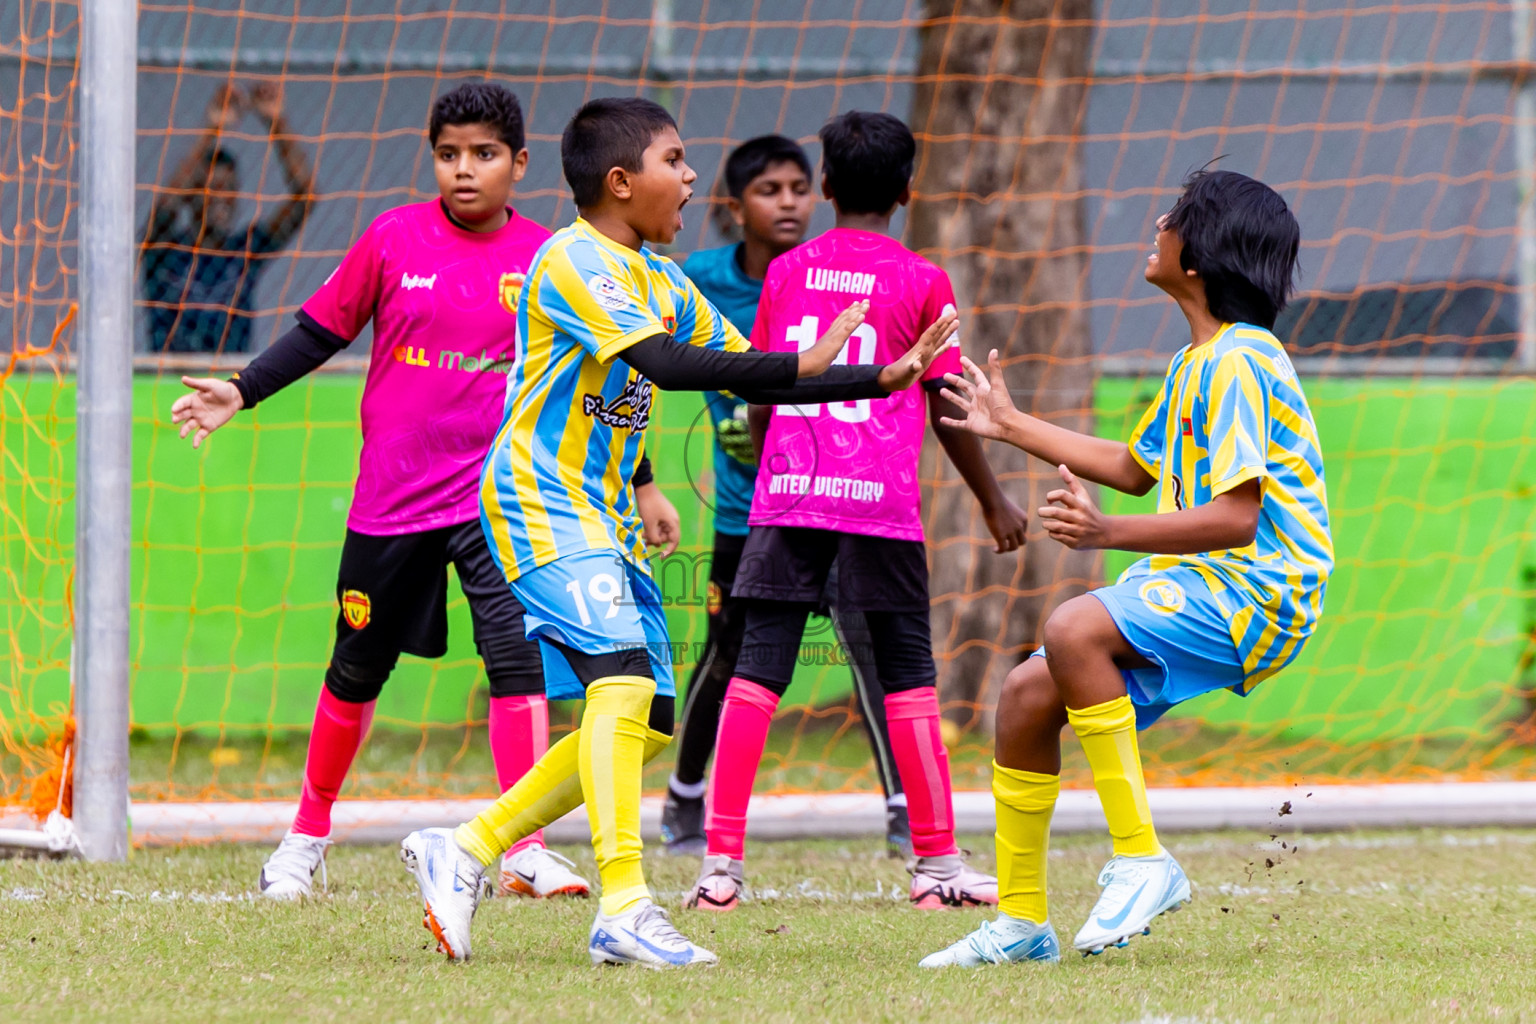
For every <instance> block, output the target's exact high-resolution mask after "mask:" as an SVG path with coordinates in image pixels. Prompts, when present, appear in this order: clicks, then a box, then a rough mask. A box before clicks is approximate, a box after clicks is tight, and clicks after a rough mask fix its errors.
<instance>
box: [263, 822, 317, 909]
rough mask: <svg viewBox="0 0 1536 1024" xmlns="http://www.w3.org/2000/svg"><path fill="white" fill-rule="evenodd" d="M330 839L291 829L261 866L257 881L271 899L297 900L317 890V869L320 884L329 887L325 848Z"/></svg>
mask: <svg viewBox="0 0 1536 1024" xmlns="http://www.w3.org/2000/svg"><path fill="white" fill-rule="evenodd" d="M330 845H331V841H330V840H329V839H327V838H326V837H324V836H305V835H300V834H299V833H297V832H289V833H288V834H287V835H285V836H283V841H282V842H281V843H278V844H277V849H275V850H273V851H272V856H270V857H268V858H267V862H266V863H265V864H263V865H262V866H261V876H260V878H259V879H258V883H257V884H258V885H260V887H261V894H262V895H263V896H265V897H266V898H267V899H269V900H297V899H302V898H304V897H305V896H311V895H313V894H314V884H315V871H316V870H317V869H318V870H319V872H320V884H321V885H322V886H324V887H327V888H329V883H330V879H328V878H326V876H325V848H326V847H327V846H330Z"/></svg>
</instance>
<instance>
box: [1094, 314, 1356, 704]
mask: <svg viewBox="0 0 1536 1024" xmlns="http://www.w3.org/2000/svg"><path fill="white" fill-rule="evenodd" d="M1130 448H1131V454H1132V455H1133V456H1134V457H1135V459H1136V461H1137V462H1139V463H1140V464H1141V466H1142V468H1144V469H1145V470H1146V471H1147V472H1148V473H1151V474H1152V475H1153V476H1154V477H1156V478H1157V481H1158V497H1157V510H1158V512H1175V511H1178V510H1180V509H1186V508H1191V507H1193V506H1196V505H1204V504H1207V503H1209V502H1210V501H1212V500H1213V499H1214V498H1215V497H1216V496H1217V495H1220V494H1224V493H1225V492H1227V491H1230V490H1232V489H1233V488H1234V487H1237V486H1238V485H1239V484H1241V483H1244V482H1245V481H1248V480H1258V481H1259V484H1260V493H1261V500H1262V505H1261V508H1260V512H1259V528H1258V533H1257V535H1256V536H1255V537H1254V540H1253V543H1252V544H1249V545H1248V546H1246V547H1243V548H1233V549H1230V550H1226V551H1211V552H1208V553H1206V554H1202V555H1151V556H1149V557H1147V558H1143V559H1142V560H1141V561H1139V562H1137V563H1136V564H1135V565H1133V566H1131V567H1130V568H1129V569H1127V570H1126V571H1125V573H1124V574H1123V575H1122V576H1121V579H1122V580H1126V579H1132V578H1135V577H1138V576H1145V575H1149V574H1151V573H1156V572H1160V571H1163V570H1166V569H1169V568H1172V567H1174V566H1177V565H1186V566H1189V567H1191V568H1193V569H1195V570H1196V571H1197V572H1199V573H1200V575H1201V577H1202V578H1204V580H1205V582H1206V584H1207V585H1208V586H1209V587H1210V589H1211V593H1212V594H1213V595H1214V596H1215V598H1216V601H1217V602H1218V603H1219V604H1220V605H1221V607H1222V609H1223V611H1225V612H1226V613H1227V617H1228V622H1229V625H1230V629H1231V632H1232V640H1233V642H1234V643H1235V644H1236V645H1237V651H1238V654H1239V655H1240V656H1241V658H1242V661H1243V670H1244V674H1245V676H1246V681H1245V684H1244V692H1247V690H1249V689H1251V688H1252V687H1253V686H1254V685H1256V684H1257V683H1258V682H1260V681H1261V680H1262V679H1264V678H1265V677H1267V676H1269V675H1273V674H1274V673H1275V672H1278V671H1279V670H1280V669H1282V668H1284V667H1285V666H1286V665H1287V664H1289V663H1290V661H1291V659H1292V658H1294V657H1295V656H1296V654H1297V653H1298V652H1299V651H1300V650H1301V645H1302V643H1303V642H1304V641H1305V640H1306V639H1307V637H1309V636H1311V635H1312V630H1313V629H1314V628H1315V627H1316V625H1317V619H1318V616H1319V615H1320V614H1321V613H1322V610H1323V591H1324V589H1325V587H1326V585H1327V582H1328V574H1329V573H1330V572H1331V571H1332V569H1333V538H1332V537H1331V536H1330V534H1329V530H1328V494H1327V489H1326V487H1325V485H1324V481H1323V454H1322V449H1321V447H1320V446H1319V444H1318V440H1317V427H1316V425H1315V424H1314V423H1313V421H1312V411H1311V410H1310V409H1309V408H1308V407H1307V399H1306V396H1305V395H1303V394H1302V391H1301V383H1300V381H1298V380H1297V379H1296V370H1295V367H1293V366H1292V365H1291V360H1290V358H1289V357H1288V356H1287V355H1286V354H1285V349H1284V348H1282V347H1281V345H1280V342H1279V341H1278V340H1276V338H1275V336H1274V335H1273V334H1271V333H1270V332H1269V331H1266V330H1264V329H1263V328H1259V327H1254V326H1251V325H1249V324H1224V325H1222V328H1221V331H1220V332H1219V333H1218V334H1217V335H1216V337H1215V338H1214V339H1213V340H1212V341H1211V342H1210V343H1208V344H1205V345H1200V346H1198V347H1186V348H1184V349H1182V350H1181V351H1180V352H1179V353H1178V354H1177V355H1175V356H1174V357H1173V361H1172V363H1170V364H1169V367H1168V373H1167V376H1166V377H1164V378H1163V387H1162V391H1161V393H1160V394H1159V395H1158V398H1157V401H1156V402H1154V403H1153V405H1152V406H1151V407H1150V408H1149V409H1147V411H1146V413H1145V414H1143V416H1142V417H1141V422H1140V423H1138V424H1137V426H1136V430H1135V432H1134V433H1133V434H1132V435H1131V440H1130Z"/></svg>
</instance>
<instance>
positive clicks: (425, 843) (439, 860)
mask: <svg viewBox="0 0 1536 1024" xmlns="http://www.w3.org/2000/svg"><path fill="white" fill-rule="evenodd" d="M400 859H401V861H403V862H404V863H405V867H406V870H408V871H410V873H411V874H412V875H414V876H415V877H416V884H417V886H419V887H420V889H421V905H422V918H421V924H422V927H424V928H426V929H427V930H428V931H430V932H431V933H432V934H433V935H434V936H436V938H437V949H438V952H440V953H447V954H448V959H450V960H467V959H469V924H470V922H471V921H472V920H474V917H475V910H476V909H477V908H479V906H480V896H481V894H482V893H483V892H484V891H485V867H484V865H482V864H481V863H480V862H479V861H478V860H476V859H475V858H474V857H472V856H470V854H469V853H467V852H465V850H464V849H463V848H462V847H460V846H459V844H458V843H456V842H454V839H453V829H451V828H424V829H422V830H421V831H419V832H412V833H411V834H410V835H408V836H406V837H405V838H404V839H403V840H401V842H400Z"/></svg>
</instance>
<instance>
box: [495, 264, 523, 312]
mask: <svg viewBox="0 0 1536 1024" xmlns="http://www.w3.org/2000/svg"><path fill="white" fill-rule="evenodd" d="M526 280H528V277H527V275H526V274H502V275H501V283H500V284H498V285H497V286H496V298H497V299H499V300H500V301H501V308H502V309H504V310H506V311H507V312H508V313H511V314H512V315H513V316H517V300H518V299H519V298H521V297H522V294H523V282H524V281H526Z"/></svg>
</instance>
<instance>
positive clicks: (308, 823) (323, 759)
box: [293, 686, 377, 836]
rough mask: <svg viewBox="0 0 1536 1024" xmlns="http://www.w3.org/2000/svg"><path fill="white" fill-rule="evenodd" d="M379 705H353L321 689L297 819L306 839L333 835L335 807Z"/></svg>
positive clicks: (296, 827)
mask: <svg viewBox="0 0 1536 1024" xmlns="http://www.w3.org/2000/svg"><path fill="white" fill-rule="evenodd" d="M375 703H377V702H376V701H371V700H370V701H368V702H367V703H366V704H352V703H350V702H348V701H344V700H341V699H340V698H338V697H337V696H335V695H334V694H333V693H331V691H330V690H329V689H328V688H327V687H324V686H322V687H320V701H319V703H318V704H317V705H316V706H315V726H314V729H313V730H311V731H310V734H309V754H308V756H307V757H306V758H305V759H304V789H303V790H302V791H301V792H300V794H299V813H298V814H297V815H295V816H294V819H293V831H295V832H297V833H299V834H300V835H305V836H328V835H330V834H331V805H332V804H334V803H335V802H336V794H337V793H339V792H341V784H342V783H343V782H345V781H346V780H347V772H348V770H350V769H351V767H352V759H353V758H355V757H356V756H357V748H358V747H361V746H362V745H363V737H364V736H366V735H368V725H369V723H371V722H372V721H373V706H374V704H375Z"/></svg>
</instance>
